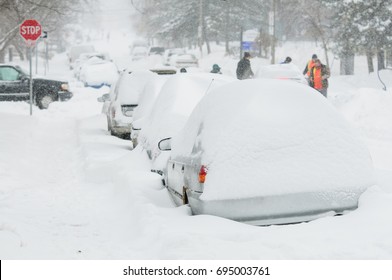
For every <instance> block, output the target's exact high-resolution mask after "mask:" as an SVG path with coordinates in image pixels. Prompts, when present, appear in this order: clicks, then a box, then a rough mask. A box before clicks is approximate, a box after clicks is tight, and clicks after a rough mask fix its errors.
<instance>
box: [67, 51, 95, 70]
mask: <svg viewBox="0 0 392 280" xmlns="http://www.w3.org/2000/svg"><path fill="white" fill-rule="evenodd" d="M92 52H95V48H94V46H93V45H75V46H71V48H70V49H69V51H68V52H67V56H68V62H69V68H70V69H73V67H74V62H75V60H76V59H78V58H79V56H80V55H81V54H82V53H92Z"/></svg>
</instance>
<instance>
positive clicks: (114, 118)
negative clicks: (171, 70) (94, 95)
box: [106, 70, 157, 138]
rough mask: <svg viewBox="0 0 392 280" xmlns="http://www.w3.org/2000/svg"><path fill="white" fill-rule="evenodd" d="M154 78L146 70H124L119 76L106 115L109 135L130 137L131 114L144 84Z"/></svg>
mask: <svg viewBox="0 0 392 280" xmlns="http://www.w3.org/2000/svg"><path fill="white" fill-rule="evenodd" d="M155 76H157V74H156V73H153V72H151V71H148V70H144V71H130V70H125V71H123V72H122V73H121V74H120V77H119V78H118V80H117V82H116V85H115V87H114V98H111V101H110V105H109V108H108V110H107V114H106V116H107V121H108V130H109V131H110V134H111V135H114V136H118V137H124V138H129V137H130V133H131V124H132V121H133V112H134V110H135V109H136V107H137V106H138V103H139V97H140V95H141V93H142V92H143V89H144V87H145V85H146V83H147V82H148V81H149V80H151V79H153V78H154V77H155Z"/></svg>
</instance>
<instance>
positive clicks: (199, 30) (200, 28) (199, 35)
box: [197, 0, 204, 57]
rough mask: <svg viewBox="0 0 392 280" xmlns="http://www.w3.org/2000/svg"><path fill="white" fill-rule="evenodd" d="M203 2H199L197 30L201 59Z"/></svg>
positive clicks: (201, 0) (200, 0)
mask: <svg viewBox="0 0 392 280" xmlns="http://www.w3.org/2000/svg"><path fill="white" fill-rule="evenodd" d="M203 4H204V3H203V0H199V28H198V34H197V36H198V39H199V48H200V57H203V17H204V9H203Z"/></svg>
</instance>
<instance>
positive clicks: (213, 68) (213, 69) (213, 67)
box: [211, 64, 222, 74]
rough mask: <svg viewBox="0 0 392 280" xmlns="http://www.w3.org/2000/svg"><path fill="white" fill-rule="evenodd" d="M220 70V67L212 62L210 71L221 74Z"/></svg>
mask: <svg viewBox="0 0 392 280" xmlns="http://www.w3.org/2000/svg"><path fill="white" fill-rule="evenodd" d="M220 70H221V68H220V67H219V65H218V64H214V65H212V70H211V73H215V74H222V72H221V71H220Z"/></svg>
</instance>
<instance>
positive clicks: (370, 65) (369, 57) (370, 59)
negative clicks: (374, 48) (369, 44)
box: [366, 51, 374, 73]
mask: <svg viewBox="0 0 392 280" xmlns="http://www.w3.org/2000/svg"><path fill="white" fill-rule="evenodd" d="M366 58H367V63H368V71H369V73H373V72H374V64H373V53H372V52H371V51H367V52H366Z"/></svg>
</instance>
